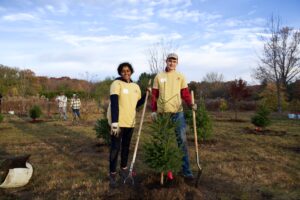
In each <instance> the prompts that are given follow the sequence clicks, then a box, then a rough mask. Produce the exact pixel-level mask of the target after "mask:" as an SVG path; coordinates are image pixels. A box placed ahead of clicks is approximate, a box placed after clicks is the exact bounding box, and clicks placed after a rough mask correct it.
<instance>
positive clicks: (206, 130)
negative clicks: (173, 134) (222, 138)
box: [185, 99, 212, 141]
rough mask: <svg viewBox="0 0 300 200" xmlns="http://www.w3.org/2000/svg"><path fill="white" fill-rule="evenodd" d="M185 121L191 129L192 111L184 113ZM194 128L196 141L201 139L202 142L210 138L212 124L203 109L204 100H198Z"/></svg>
mask: <svg viewBox="0 0 300 200" xmlns="http://www.w3.org/2000/svg"><path fill="white" fill-rule="evenodd" d="M185 116H186V120H187V123H188V125H189V126H190V127H191V128H192V127H193V116H192V111H191V110H188V111H186V112H185ZM196 126H197V135H198V139H199V140H200V139H203V140H204V141H205V140H206V139H208V138H210V137H211V133H212V122H211V119H210V117H209V115H208V112H207V110H206V108H205V104H204V100H203V99H202V100H200V104H199V106H198V109H197V111H196Z"/></svg>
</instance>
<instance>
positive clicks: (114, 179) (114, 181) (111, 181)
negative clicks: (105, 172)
mask: <svg viewBox="0 0 300 200" xmlns="http://www.w3.org/2000/svg"><path fill="white" fill-rule="evenodd" d="M109 186H110V187H117V173H114V174H112V173H110V175H109Z"/></svg>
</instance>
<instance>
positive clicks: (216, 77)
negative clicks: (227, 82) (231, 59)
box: [203, 72, 224, 83]
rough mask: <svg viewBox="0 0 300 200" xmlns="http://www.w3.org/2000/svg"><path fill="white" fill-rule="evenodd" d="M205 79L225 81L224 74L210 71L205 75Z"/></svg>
mask: <svg viewBox="0 0 300 200" xmlns="http://www.w3.org/2000/svg"><path fill="white" fill-rule="evenodd" d="M203 81H204V82H208V83H220V82H223V81H224V76H223V74H219V73H218V72H210V73H207V74H206V75H205V76H204V78H203Z"/></svg>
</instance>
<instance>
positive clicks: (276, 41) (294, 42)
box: [254, 16, 300, 112]
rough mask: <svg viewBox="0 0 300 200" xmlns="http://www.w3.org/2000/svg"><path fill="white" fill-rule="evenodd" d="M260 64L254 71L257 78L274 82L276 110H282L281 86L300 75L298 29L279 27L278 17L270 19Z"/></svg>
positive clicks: (299, 39) (299, 33)
mask: <svg viewBox="0 0 300 200" xmlns="http://www.w3.org/2000/svg"><path fill="white" fill-rule="evenodd" d="M263 39H264V41H265V44H264V49H263V53H262V56H261V57H260V64H259V66H258V67H257V68H256V69H255V71H254V76H255V77H256V78H257V79H259V80H264V79H265V80H268V81H271V82H275V83H276V89H277V104H278V106H277V108H278V109H277V110H278V112H282V102H281V96H282V94H281V93H282V89H281V88H282V87H284V88H286V86H287V85H288V84H289V83H290V82H291V81H293V80H295V79H296V78H297V77H299V75H300V57H299V53H300V52H299V50H300V49H299V48H300V47H299V45H300V31H299V30H294V29H293V28H291V27H281V23H280V18H279V17H277V18H274V16H272V17H271V19H270V24H269V28H268V30H267V36H266V37H264V38H263Z"/></svg>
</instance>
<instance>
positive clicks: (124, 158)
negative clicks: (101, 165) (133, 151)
mask: <svg viewBox="0 0 300 200" xmlns="http://www.w3.org/2000/svg"><path fill="white" fill-rule="evenodd" d="M132 133H133V128H121V132H120V134H119V137H116V136H114V135H111V137H110V139H111V144H110V155H109V170H110V172H116V171H117V162H118V155H119V151H120V148H121V167H122V168H124V167H126V166H127V162H128V154H129V147H130V141H131V136H132Z"/></svg>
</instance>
